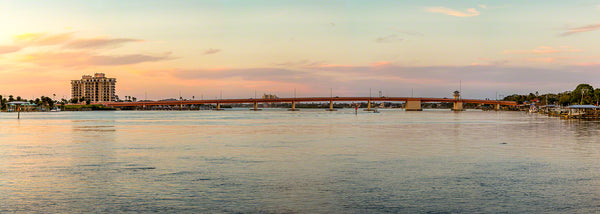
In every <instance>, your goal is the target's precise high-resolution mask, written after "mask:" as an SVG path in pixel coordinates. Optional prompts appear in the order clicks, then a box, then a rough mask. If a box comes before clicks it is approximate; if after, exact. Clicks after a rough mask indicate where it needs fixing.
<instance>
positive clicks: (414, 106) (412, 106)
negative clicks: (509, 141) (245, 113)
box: [100, 97, 517, 111]
mask: <svg viewBox="0 0 600 214" xmlns="http://www.w3.org/2000/svg"><path fill="white" fill-rule="evenodd" d="M300 102H329V109H328V110H331V111H333V110H334V109H333V103H334V102H367V109H366V110H371V102H405V103H406V104H405V110H406V111H422V110H423V109H422V108H421V103H431V102H439V103H453V104H454V105H453V107H452V110H455V111H462V110H463V104H465V103H477V104H486V105H494V108H495V109H496V110H500V106H516V105H517V103H516V102H514V101H499V100H478V99H460V98H458V97H455V98H426V97H297V98H296V97H294V98H273V99H263V98H259V99H252V98H248V99H212V100H174V101H141V102H108V103H100V104H102V105H105V106H109V107H144V108H145V107H146V106H180V107H183V105H201V104H215V105H216V109H215V110H222V108H221V104H233V103H235V104H245V103H248V104H254V108H253V109H251V110H260V109H258V103H291V104H292V108H291V109H290V110H292V111H295V110H298V109H296V103H300Z"/></svg>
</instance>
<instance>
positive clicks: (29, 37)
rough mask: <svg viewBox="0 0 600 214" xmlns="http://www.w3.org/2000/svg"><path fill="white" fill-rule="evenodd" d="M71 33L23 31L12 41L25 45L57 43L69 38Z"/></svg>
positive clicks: (71, 35)
mask: <svg viewBox="0 0 600 214" xmlns="http://www.w3.org/2000/svg"><path fill="white" fill-rule="evenodd" d="M72 37H73V33H60V34H49V33H25V34H19V35H16V36H15V37H14V42H15V43H18V44H22V45H27V46H47V45H58V44H62V43H65V42H67V41H69V40H71V39H72Z"/></svg>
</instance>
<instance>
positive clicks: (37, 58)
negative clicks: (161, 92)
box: [21, 51, 171, 67]
mask: <svg viewBox="0 0 600 214" xmlns="http://www.w3.org/2000/svg"><path fill="white" fill-rule="evenodd" d="M170 55H171V53H165V54H164V55H162V56H151V55H144V54H130V55H119V56H108V55H96V54H92V53H89V52H83V51H80V52H42V53H32V54H28V55H25V56H24V57H22V59H21V61H23V62H28V63H33V64H37V65H40V66H58V67H87V66H116V65H131V64H138V63H143V62H156V61H162V60H168V59H171V58H170Z"/></svg>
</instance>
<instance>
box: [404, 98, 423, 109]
mask: <svg viewBox="0 0 600 214" xmlns="http://www.w3.org/2000/svg"><path fill="white" fill-rule="evenodd" d="M404 110H405V111H423V108H421V100H409V101H406V105H405V106H404Z"/></svg>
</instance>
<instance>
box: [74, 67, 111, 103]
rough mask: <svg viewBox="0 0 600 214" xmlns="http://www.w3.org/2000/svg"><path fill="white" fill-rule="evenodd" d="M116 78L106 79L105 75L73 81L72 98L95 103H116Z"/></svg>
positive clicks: (98, 74) (87, 76)
mask: <svg viewBox="0 0 600 214" xmlns="http://www.w3.org/2000/svg"><path fill="white" fill-rule="evenodd" d="M116 83H117V79H116V78H106V77H105V76H104V74H103V73H96V74H94V76H91V75H83V76H82V77H81V79H80V80H71V98H77V99H80V98H82V97H84V98H85V99H89V100H90V101H91V102H93V103H101V102H114V101H116V96H115V84H116Z"/></svg>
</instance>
